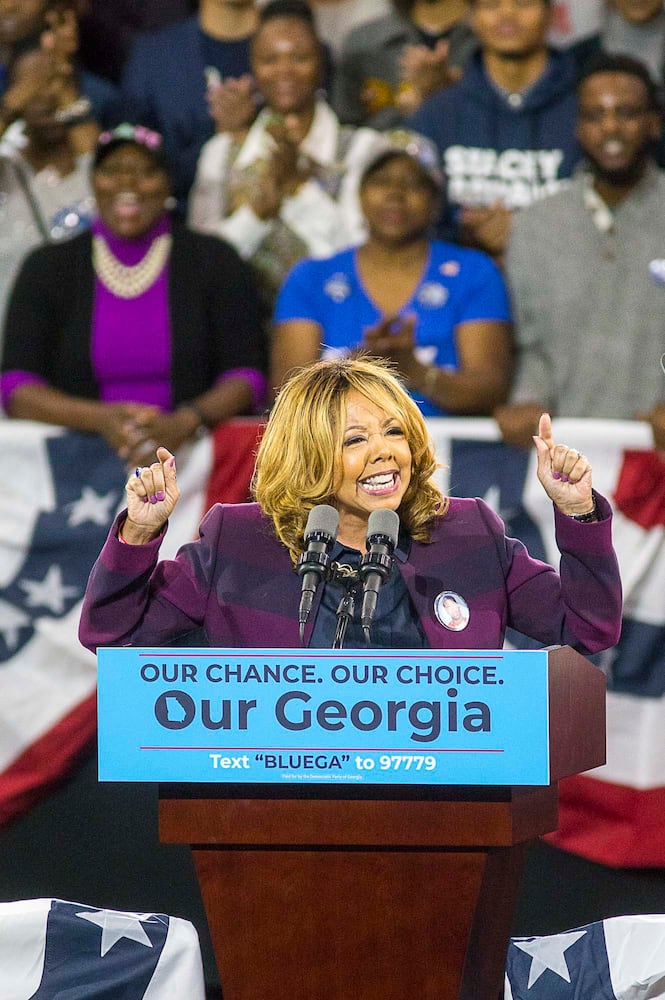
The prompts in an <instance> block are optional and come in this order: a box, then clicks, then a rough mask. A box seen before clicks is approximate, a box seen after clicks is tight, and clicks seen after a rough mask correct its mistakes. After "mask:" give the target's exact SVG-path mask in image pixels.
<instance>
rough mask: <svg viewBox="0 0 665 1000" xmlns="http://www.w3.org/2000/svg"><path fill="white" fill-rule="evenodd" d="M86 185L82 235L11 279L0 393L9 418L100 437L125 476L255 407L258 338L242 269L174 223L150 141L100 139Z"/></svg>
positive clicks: (145, 133) (128, 136)
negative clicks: (93, 210)
mask: <svg viewBox="0 0 665 1000" xmlns="http://www.w3.org/2000/svg"><path fill="white" fill-rule="evenodd" d="M92 186H93V192H94V195H95V199H96V202H97V212H98V217H97V218H96V219H95V220H94V222H93V224H92V232H86V233H83V234H81V235H80V236H77V237H75V238H74V239H72V240H68V241H66V242H62V243H59V244H51V245H47V246H44V247H41V248H40V249H38V250H36V251H35V252H33V253H32V254H31V255H30V256H29V257H28V258H27V259H26V261H25V262H24V265H23V267H22V269H21V271H20V273H19V275H18V278H17V280H16V284H15V286H14V289H13V292H12V294H11V297H10V301H9V305H8V310H7V317H6V324H5V336H4V353H3V359H2V376H1V379H0V392H1V394H2V402H3V406H4V408H5V410H6V412H7V413H8V414H9V416H11V417H18V418H22V419H25V420H40V421H44V422H46V423H52V424H59V425H61V426H65V427H69V428H72V429H74V430H79V431H92V432H94V433H97V434H101V435H102V436H103V437H104V438H106V440H107V441H108V443H109V444H110V445H111V447H113V448H114V449H115V451H116V452H117V453H118V454H119V455H120V456H121V458H123V459H125V460H126V461H127V462H128V463H131V466H132V467H133V466H135V465H136V464H137V462H142V461H146V460H147V459H148V456H152V455H153V454H154V451H155V447H156V443H160V444H163V445H168V446H169V448H171V449H176V448H178V447H180V445H181V444H183V442H185V441H186V440H187V439H188V438H190V437H192V436H193V435H194V434H196V432H197V431H198V430H199V429H200V427H201V426H202V425H206V426H210V427H212V426H213V425H214V424H216V423H219V422H220V421H222V420H226V419H228V418H229V417H233V416H236V415H238V414H241V413H248V412H251V411H252V410H253V408H254V406H255V405H256V403H257V401H259V400H260V398H261V397H262V395H263V392H264V388H265V375H264V371H265V353H266V351H265V344H264V329H263V323H262V317H261V315H260V313H259V309H258V307H257V294H256V289H255V286H254V282H253V278H252V275H251V273H250V271H249V267H248V265H246V264H245V263H243V261H241V260H240V258H239V257H238V255H237V254H236V252H235V250H233V249H232V248H231V247H230V246H228V245H227V244H225V243H224V242H222V241H221V240H219V239H216V238H214V237H210V236H202V235H201V234H198V233H193V232H191V231H189V230H188V229H187V228H186V227H185V226H183V225H182V224H179V223H178V221H177V220H176V219H175V218H173V217H172V216H171V213H170V211H169V208H170V205H171V202H172V201H173V199H172V198H171V187H170V175H169V171H168V166H167V164H166V162H165V160H164V157H163V154H162V142H161V137H160V136H159V135H157V133H155V132H151V131H150V130H148V129H145V128H141V127H140V126H137V127H134V126H130V125H122V126H119V127H118V128H117V129H115V130H114V131H113V132H106V133H103V134H102V136H101V137H100V140H99V144H98V147H97V150H96V153H95V158H94V163H93V169H92Z"/></svg>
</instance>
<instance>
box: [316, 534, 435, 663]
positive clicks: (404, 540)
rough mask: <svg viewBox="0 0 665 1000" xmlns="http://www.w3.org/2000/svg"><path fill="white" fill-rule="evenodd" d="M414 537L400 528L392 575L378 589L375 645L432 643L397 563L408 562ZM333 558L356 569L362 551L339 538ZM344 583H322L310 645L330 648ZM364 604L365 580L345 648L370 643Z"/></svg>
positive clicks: (400, 646) (406, 646)
mask: <svg viewBox="0 0 665 1000" xmlns="http://www.w3.org/2000/svg"><path fill="white" fill-rule="evenodd" d="M410 547H411V539H410V538H409V536H408V535H407V534H406V532H400V536H399V539H398V543H397V548H396V549H395V554H394V558H395V562H394V563H393V567H392V570H391V572H390V576H389V577H388V579H387V580H386V581H385V582H384V583H383V585H382V586H381V589H380V590H379V596H378V600H377V605H376V615H375V617H374V622H373V624H372V639H371V646H372V647H374V648H376V649H427V648H429V643H428V642H427V639H426V638H425V634H424V632H423V630H422V627H421V625H420V620H419V618H418V616H417V614H416V610H415V608H414V607H413V604H412V603H411V598H410V596H409V592H408V590H407V589H406V585H405V583H404V579H403V577H402V574H401V573H400V571H399V568H398V565H397V564H398V563H400V562H402V563H403V562H406V560H407V558H408V555H409V549H410ZM330 557H331V561H334V562H338V563H346V564H347V565H349V566H352V567H353V568H354V569H355V568H356V567H357V566H358V564H359V562H360V552H359V551H358V550H357V549H350V548H347V547H346V546H344V545H342V544H341V543H340V542H336V543H335V545H334V547H333V550H332V552H331V554H330ZM345 589H346V588H345V585H344V583H343V582H341V581H338V580H329V581H327V582H326V583H325V584H324V586H323V593H322V595H321V604H320V605H319V610H318V613H317V616H316V621H315V623H314V629H313V631H312V637H311V639H310V641H309V646H310V648H312V649H330V647H331V646H332V644H333V640H334V636H335V630H336V627H337V608H338V607H339V602H340V601H341V599H342V597H343V595H344V592H345ZM361 605H362V584H359V585H358V587H357V592H356V601H355V611H354V616H353V619H352V620H351V621H350V622H349V624H348V626H347V630H346V636H345V639H344V648H345V649H363V648H365V647H366V646H367V643H366V642H365V635H364V633H363V630H362V626H361V624H360V609H361Z"/></svg>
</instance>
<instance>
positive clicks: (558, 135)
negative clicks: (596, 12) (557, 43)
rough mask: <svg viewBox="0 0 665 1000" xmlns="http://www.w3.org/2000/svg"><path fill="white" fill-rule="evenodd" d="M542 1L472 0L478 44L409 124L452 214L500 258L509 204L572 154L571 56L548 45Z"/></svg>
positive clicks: (544, 184)
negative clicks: (442, 180)
mask: <svg viewBox="0 0 665 1000" xmlns="http://www.w3.org/2000/svg"><path fill="white" fill-rule="evenodd" d="M550 19H551V7H550V3H549V2H548V0H471V17H470V23H471V27H472V28H473V30H474V32H475V34H476V36H477V38H478V40H479V43H480V51H479V52H478V53H477V54H476V56H475V57H473V58H472V59H471V60H470V61H469V63H468V64H467V67H466V70H465V72H464V75H463V77H462V79H461V80H460V81H459V82H458V83H455V84H453V85H452V86H451V87H448V88H447V89H446V90H442V91H439V92H438V93H436V94H434V95H433V96H432V97H431V98H430V99H429V100H428V101H426V102H425V104H423V106H422V107H421V108H420V109H419V111H418V112H416V114H415V115H414V116H413V117H412V118H411V119H410V122H409V124H410V126H411V127H412V128H414V129H415V130H416V131H418V132H421V133H422V134H423V135H426V136H428V137H429V138H430V139H432V140H433V141H434V142H435V143H436V144H437V146H438V147H439V149H440V150H441V154H442V158H443V163H444V167H445V171H446V176H447V182H448V187H447V196H448V205H449V211H450V214H451V222H452V223H453V224H454V225H455V226H456V227H457V228H458V232H459V236H460V238H461V239H462V240H463V241H464V242H467V243H471V244H472V245H475V246H480V247H482V248H483V249H485V250H487V251H488V252H489V253H491V254H493V255H494V256H495V257H498V258H500V257H501V255H502V253H503V250H504V248H505V245H506V242H507V238H508V233H509V229H510V217H511V212H512V211H513V210H515V209H519V208H523V207H526V206H527V205H530V204H532V203H533V202H534V201H536V200H538V199H539V198H543V197H545V196H547V195H549V194H553V193H554V192H555V191H557V190H559V188H560V187H561V185H562V183H563V182H565V179H566V178H568V177H569V176H570V175H571V173H572V170H573V167H574V166H575V164H576V162H577V160H578V159H579V156H580V153H579V148H578V145H577V140H576V138H575V120H576V99H575V82H576V72H575V63H574V61H573V59H572V57H571V56H570V55H568V54H567V53H564V52H557V51H554V50H551V49H548V47H547V42H546V37H547V32H548V29H549V26H550Z"/></svg>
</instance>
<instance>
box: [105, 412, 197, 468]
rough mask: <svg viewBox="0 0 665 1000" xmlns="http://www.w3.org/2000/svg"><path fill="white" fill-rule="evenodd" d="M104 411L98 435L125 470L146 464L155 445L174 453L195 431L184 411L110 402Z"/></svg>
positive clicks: (190, 417)
mask: <svg viewBox="0 0 665 1000" xmlns="http://www.w3.org/2000/svg"><path fill="white" fill-rule="evenodd" d="M105 411H106V412H105V414H104V426H103V429H102V434H103V435H104V437H105V438H106V440H107V441H108V443H109V444H110V445H111V447H112V448H113V449H114V451H115V452H117V454H118V456H119V457H120V458H121V459H122V460H123V461H124V462H125V463H126V465H127V467H128V468H134V467H135V466H137V465H139V466H140V465H142V464H143V463H144V462H147V461H149V460H150V459H151V458H152V456H153V455H154V453H155V449H156V447H157V445H158V444H164V443H165V444H166V445H168V447H169V448H171V449H173V450H175V449H176V448H178V447H179V446H180V445H181V444H183V443H184V442H185V441H186V440H187V439H188V438H190V437H191V436H192V434H193V432H194V430H195V429H196V426H195V424H194V420H193V419H192V417H193V414H192V413H191V411H188V410H186V409H184V408H183V409H182V410H174V411H173V412H172V413H165V412H164V411H163V410H160V409H159V407H157V406H146V405H145V404H142V403H112V404H108V405H107V406H106V407H105ZM194 419H195V417H194Z"/></svg>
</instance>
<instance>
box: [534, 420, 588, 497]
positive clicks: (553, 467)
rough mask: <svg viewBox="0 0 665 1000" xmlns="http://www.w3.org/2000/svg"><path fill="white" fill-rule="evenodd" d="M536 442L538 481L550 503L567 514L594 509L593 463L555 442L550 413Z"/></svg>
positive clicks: (540, 423) (541, 424) (573, 450)
mask: <svg viewBox="0 0 665 1000" xmlns="http://www.w3.org/2000/svg"><path fill="white" fill-rule="evenodd" d="M533 441H534V444H535V446H536V451H537V452H538V479H539V480H540V482H541V483H542V486H543V489H544V490H545V492H546V493H547V495H548V497H549V498H550V500H552V502H553V503H555V504H556V506H557V507H558V508H559V510H560V511H561V512H562V513H563V514H587V513H589V512H590V511H591V510H593V503H594V501H593V494H592V491H591V466H590V465H589V461H588V459H587V458H586V456H585V455H580V453H579V451H576V450H575V449H574V448H569V447H568V445H565V444H557V443H556V442H555V440H554V438H553V436H552V420H551V418H550V415H549V413H543V414H542V416H541V418H540V421H539V423H538V434H537V435H534V438H533Z"/></svg>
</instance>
